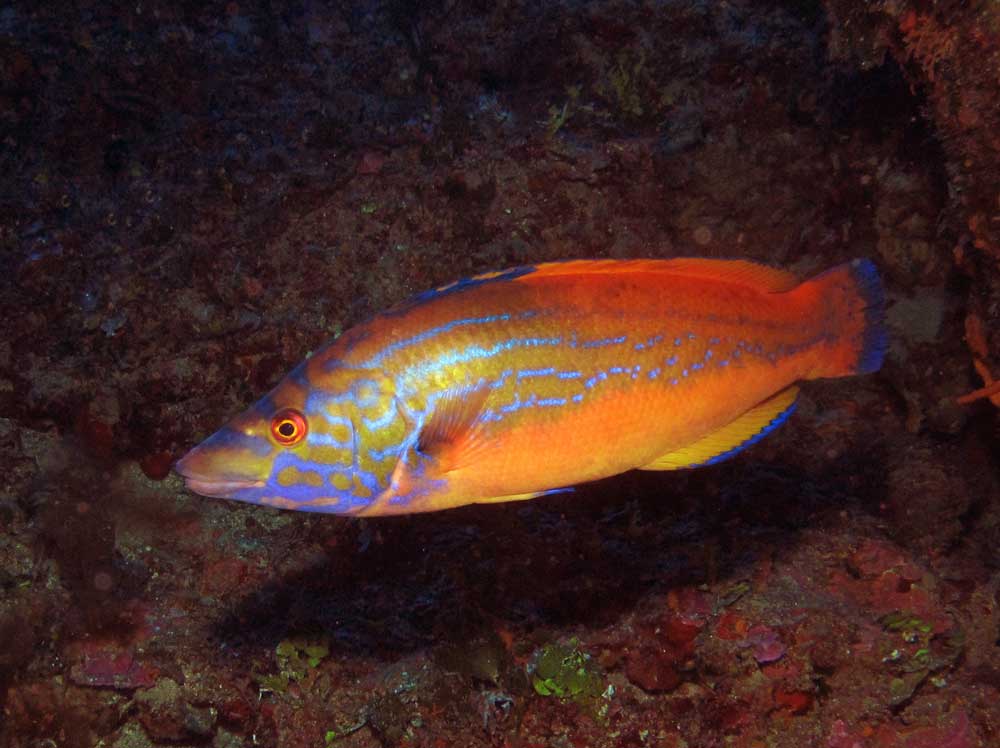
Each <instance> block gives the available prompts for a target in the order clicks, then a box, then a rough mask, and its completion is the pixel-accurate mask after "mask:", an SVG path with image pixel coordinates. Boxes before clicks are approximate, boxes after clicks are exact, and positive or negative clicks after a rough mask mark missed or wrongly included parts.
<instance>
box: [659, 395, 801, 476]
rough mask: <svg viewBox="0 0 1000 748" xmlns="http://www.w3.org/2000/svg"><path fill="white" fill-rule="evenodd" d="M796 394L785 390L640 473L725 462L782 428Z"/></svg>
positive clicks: (792, 407) (664, 456) (792, 409)
mask: <svg viewBox="0 0 1000 748" xmlns="http://www.w3.org/2000/svg"><path fill="white" fill-rule="evenodd" d="M798 394H799V388H798V387H794V386H793V387H788V388H787V389H784V390H782V391H781V392H779V393H778V394H777V395H774V396H773V397H772V398H770V399H769V400H765V401H764V402H762V403H761V404H760V405H757V406H756V407H754V408H751V409H750V410H748V411H747V412H746V413H744V414H743V415H741V416H740V417H739V418H737V419H736V420H735V421H732V422H731V423H728V424H726V425H725V426H723V427H722V428H721V429H719V430H718V431H713V432H712V433H711V434H709V435H708V436H703V437H702V438H701V439H699V440H698V441H696V442H695V443H694V444H690V445H688V446H686V447H681V448H680V449H678V450H675V451H673V452H670V453H669V454H665V455H663V457H660V458H659V459H656V460H654V461H653V462H651V463H649V464H648V465H643V466H642V467H641V468H640V469H641V470H680V469H681V468H688V467H700V466H702V465H714V464H715V463H716V462H721V461H722V460H725V459H728V458H729V457H732V456H733V455H734V454H736V453H737V452H739V451H740V450H743V449H746V448H747V447H749V446H750V445H751V444H755V443H756V442H757V441H759V440H760V439H763V438H764V437H765V436H767V434H769V433H771V432H772V431H773V430H774V429H776V428H778V426H780V425H781V424H783V423H784V422H785V420H787V418H788V416H790V415H791V414H792V411H794V410H795V398H796V397H798Z"/></svg>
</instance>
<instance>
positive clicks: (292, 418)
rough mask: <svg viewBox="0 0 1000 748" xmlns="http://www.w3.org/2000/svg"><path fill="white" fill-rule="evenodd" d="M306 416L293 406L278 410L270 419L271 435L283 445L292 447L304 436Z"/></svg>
mask: <svg viewBox="0 0 1000 748" xmlns="http://www.w3.org/2000/svg"><path fill="white" fill-rule="evenodd" d="M306 431H307V428H306V418H305V416H304V415H302V414H301V413H300V412H299V411H297V410H295V409H294V408H285V409H284V410H279V411H278V412H277V413H275V414H274V418H272V419H271V436H273V437H274V440H275V441H276V442H278V444H280V445H282V446H283V447H292V446H294V445H296V444H298V443H299V442H300V441H302V440H303V439H305V437H306Z"/></svg>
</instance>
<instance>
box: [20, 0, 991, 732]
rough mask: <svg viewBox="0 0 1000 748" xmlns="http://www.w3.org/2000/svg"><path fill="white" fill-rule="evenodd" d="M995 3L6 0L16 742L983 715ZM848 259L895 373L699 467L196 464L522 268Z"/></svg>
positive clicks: (760, 728) (987, 659)
mask: <svg viewBox="0 0 1000 748" xmlns="http://www.w3.org/2000/svg"><path fill="white" fill-rule="evenodd" d="M998 48H1000V6H998V5H997V4H996V3H990V2H985V0H982V1H981V2H973V3H961V2H951V3H947V2H939V3H930V2H914V1H912V0H879V1H878V2H858V1H856V0H826V2H805V1H795V2H785V3H779V2H751V1H750V0H737V1H735V2H725V3H721V2H720V3H716V2H679V1H672V0H664V1H662V2H624V1H618V2H603V3H602V2H570V1H569V0H563V1H562V2H551V3H538V2H497V3H494V2H489V3H487V2H474V1H472V0H452V1H451V2H449V1H448V0H431V2H414V1H407V0H389V1H387V2H383V3H374V2H364V1H363V0H358V2H343V3H329V4H327V3H319V2H313V1H312V0H302V1H301V2H293V3H268V2H235V1H234V2H228V3H218V2H210V3H192V2H180V3H167V2H161V1H160V0H153V2H138V3H128V4H127V3H114V2H112V3H96V2H89V1H88V0H80V1H79V2H76V3H69V2H59V1H58V0H55V1H53V2H49V3H36V2H26V1H22V0H14V2H11V3H8V4H6V5H4V7H3V8H0V260H2V267H3V269H4V272H3V274H2V277H0V325H2V335H0V467H2V470H0V704H2V718H0V745H3V746H10V747H11V748H42V747H43V746H66V747H68V748H85V747H87V748H89V747H90V746H108V747H112V746H113V747H114V748H143V747H145V746H151V745H173V746H203V745H209V746H213V748H229V747H235V746H282V747H289V748H290V747H293V746H338V747H339V746H343V747H344V748H361V747H363V746H411V745H412V746H426V747H427V748H444V747H448V746H463V747H465V746H468V747H470V748H472V747H475V746H509V747H511V748H515V747H516V748H529V747H537V748H541V747H542V746H552V747H553V748H555V747H562V746H595V747H604V746H607V747H609V748H610V747H618V746H622V747H628V746H636V747H639V746H656V747H658V748H680V747H681V746H687V747H689V748H700V747H705V748H709V747H714V746H739V747H741V748H764V747H765V746H766V747H768V748H772V747H773V748H782V747H792V746H795V747H797V748H798V747H802V746H818V747H822V748H985V747H986V746H994V745H997V744H998V743H1000V597H998V595H1000V555H998V548H1000V485H998V483H1000V476H998V469H997V466H998V446H997V445H998V443H1000V439H998V435H1000V434H998V415H997V408H996V406H997V405H1000V396H998V395H994V397H993V400H992V401H991V399H990V397H989V396H988V395H989V394H990V392H989V391H986V392H981V393H979V394H980V395H983V396H981V397H975V398H965V399H964V400H963V401H962V403H961V404H960V403H959V402H958V399H959V398H962V396H964V395H967V394H968V393H970V392H972V391H974V390H977V389H980V388H983V387H988V386H989V385H991V384H993V378H994V377H1000V273H998V272H997V269H998V263H1000V155H998V154H1000V104H998V102H1000V91H998V89H1000V78H998V76H997V69H998V65H1000V51H998ZM680 254H699V255H705V256H711V257H733V256H739V257H747V258H752V259H757V260H761V261H765V262H770V263H774V264H778V265H783V266H788V267H792V268H794V269H797V270H799V271H801V272H802V273H803V274H807V273H809V272H812V271H814V270H818V269H821V268H823V267H826V266H829V265H833V264H835V263H837V262H839V261H843V260H846V259H848V258H851V257H854V256H859V255H867V256H870V257H872V258H873V259H874V260H875V261H876V262H877V263H878V264H879V266H880V268H881V269H882V272H883V274H884V276H885V278H886V281H887V286H888V294H889V298H890V308H889V312H888V316H889V324H890V329H891V331H892V344H891V350H890V355H889V359H888V361H887V363H886V366H885V367H884V369H883V371H882V372H881V373H880V374H878V375H874V376H870V377H866V378H863V379H855V380H843V381H831V382H815V383H810V384H809V385H808V386H807V387H806V388H805V390H804V395H803V397H802V404H801V407H800V412H799V413H798V414H797V415H796V417H795V418H794V419H793V420H792V421H791V422H790V423H789V424H788V425H787V426H786V427H784V429H783V430H782V431H781V432H780V433H777V434H775V435H774V436H773V437H771V438H769V439H768V440H766V441H764V442H762V443H761V444H759V445H758V446H756V447H754V448H753V450H751V451H749V452H747V453H744V454H743V455H741V456H739V457H737V458H736V459H733V460H731V461H730V462H727V463H724V464H721V465H719V466H717V467H713V468H709V469H703V470H700V471H692V472H689V473H678V474H630V475H625V476H621V477H619V478H615V479H613V480H608V481H604V482H601V483H599V484H596V485H590V486H585V487H582V488H580V489H579V490H578V491H577V492H576V493H575V494H572V495H562V496H552V497H548V498H544V499H539V500H536V501H533V502H529V503H525V504H509V505H497V506H489V507H471V508H466V509H461V510H455V511H450V512H446V513H440V514H434V515H425V516H417V517H401V518H392V519H385V520H377V521H376V520H369V521H359V520H350V519H343V518H338V517H332V516H326V517H323V516H320V517H317V516H306V515H300V514H291V513H282V512H277V511H273V510H268V509H263V508H256V507H249V506H244V505H237V504H234V503H228V502H223V501H216V500H210V499H202V498H199V497H196V496H193V495H191V494H189V493H187V492H186V491H185V490H184V489H183V488H182V486H181V485H180V482H179V481H178V480H177V479H176V478H174V477H172V476H170V475H169V468H170V465H171V463H172V461H173V460H174V459H176V458H177V457H179V456H180V455H181V454H182V453H183V452H184V450H185V449H187V448H188V447H190V446H191V445H192V444H194V443H195V442H197V441H198V440H199V439H200V438H202V437H204V436H205V435H207V434H208V433H209V432H210V431H212V430H213V429H214V428H215V427H217V426H218V425H219V424H220V423H221V422H222V421H223V420H224V419H225V418H226V417H227V416H228V415H230V414H232V413H234V412H235V411H237V410H239V409H241V407H243V406H245V405H246V404H248V403H249V402H251V401H252V400H253V399H254V398H255V397H256V396H258V395H260V394H261V393H262V392H264V391H265V390H266V389H267V388H268V387H269V386H270V385H271V384H272V383H274V382H275V381H276V380H277V379H278V378H279V377H280V376H281V375H282V374H283V373H284V372H285V371H286V370H288V369H289V368H290V367H291V366H293V365H294V364H295V363H297V362H298V361H299V360H301V359H302V358H303V357H304V356H305V355H306V353H307V352H308V351H310V350H311V349H314V348H315V347H316V346H318V345H319V344H320V343H321V342H322V341H324V340H325V339H327V338H328V337H330V336H332V335H334V334H337V333H339V332H340V331H341V330H343V329H345V328H346V327H349V326H350V325H352V324H354V323H356V322H358V321H360V320H362V319H364V318H365V317H366V316H368V315H370V314H372V313H373V312H375V311H377V310H379V309H382V308H384V307H386V306H387V305H389V304H391V303H393V302H395V301H397V300H400V299H402V298H404V297H405V296H406V295H408V294H410V293H412V292H415V291H420V290H423V289H425V288H427V287H431V286H434V285H436V284H440V283H443V282H446V281H449V280H453V279H455V278H456V277H459V276H461V275H467V274H471V273H475V272H478V271H483V270H490V269H498V268H500V267H503V266H506V265H512V264H520V263H526V262H535V261H541V260H549V259H557V258H567V257H579V256H598V257H634V256H657V257H667V256H674V255H680Z"/></svg>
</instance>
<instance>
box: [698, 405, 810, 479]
mask: <svg viewBox="0 0 1000 748" xmlns="http://www.w3.org/2000/svg"><path fill="white" fill-rule="evenodd" d="M797 406H798V400H796V401H795V402H793V403H792V404H791V405H789V406H788V407H787V408H785V409H784V410H783V411H781V412H780V413H778V415H776V416H775V417H774V418H772V419H771V422H770V423H769V424H767V425H766V426H765V427H764V428H762V429H761V430H760V431H758V432H757V433H756V434H754V435H753V436H751V437H750V438H749V439H747V440H746V441H745V442H743V443H742V444H739V445H737V446H735V447H733V448H732V449H728V450H726V451H725V452H721V453H719V454H717V455H716V456H715V457H712V458H709V459H707V460H705V461H704V462H699V463H697V464H695V465H689V466H688V467H692V468H698V467H707V466H708V465H715V464H717V463H720V462H722V461H723V460H728V459H729V458H730V457H732V456H733V455H735V454H737V453H739V452H742V451H743V450H744V449H746V448H747V447H752V446H753V445H754V444H756V443H757V442H759V441H760V440H761V439H763V438H764V437H765V436H767V435H768V434H770V433H771V432H772V431H774V430H775V429H776V428H778V427H779V426H780V425H781V424H783V423H784V422H785V421H787V420H788V417H789V416H790V415H792V413H794V412H795V408H796V407H797Z"/></svg>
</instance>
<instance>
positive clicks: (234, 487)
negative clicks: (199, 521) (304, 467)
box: [174, 447, 267, 499]
mask: <svg viewBox="0 0 1000 748" xmlns="http://www.w3.org/2000/svg"><path fill="white" fill-rule="evenodd" d="M206 462H211V457H210V455H209V454H206V452H205V450H202V449H201V448H198V447H196V448H195V449H192V450H191V451H190V452H188V453H187V454H186V455H185V456H184V457H182V458H181V459H180V460H178V461H177V464H176V465H174V470H175V471H176V472H177V474H178V475H180V476H181V477H182V478H183V479H184V484H185V485H186V486H187V488H188V490H190V491H194V492H195V493H196V494H200V495H202V496H210V497H212V498H216V499H232V498H235V497H236V494H238V493H239V492H240V491H244V490H246V489H248V488H260V487H261V486H263V485H264V484H265V483H266V482H267V481H266V480H261V479H258V478H249V477H247V476H243V475H235V474H232V473H226V472H217V471H214V470H211V468H210V466H208V465H206V464H205V463H206Z"/></svg>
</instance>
